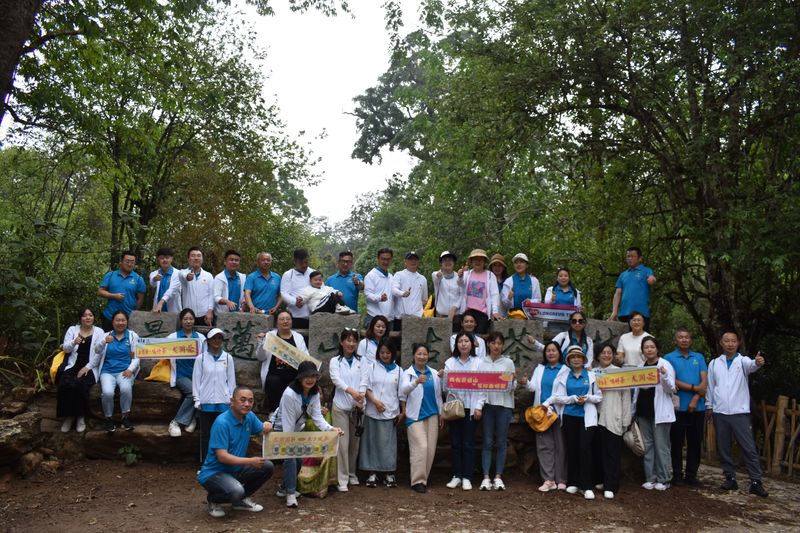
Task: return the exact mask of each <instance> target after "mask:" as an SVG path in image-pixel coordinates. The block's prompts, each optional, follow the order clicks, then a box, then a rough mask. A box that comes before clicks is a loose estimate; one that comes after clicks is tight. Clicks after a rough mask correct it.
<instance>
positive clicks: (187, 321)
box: [167, 307, 206, 437]
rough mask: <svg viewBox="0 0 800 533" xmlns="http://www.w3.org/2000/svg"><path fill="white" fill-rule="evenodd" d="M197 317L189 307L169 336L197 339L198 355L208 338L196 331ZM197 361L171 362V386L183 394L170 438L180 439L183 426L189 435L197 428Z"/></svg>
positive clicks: (171, 424)
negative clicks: (194, 378)
mask: <svg viewBox="0 0 800 533" xmlns="http://www.w3.org/2000/svg"><path fill="white" fill-rule="evenodd" d="M195 320H196V317H195V314H194V311H192V309H191V308H189V307H187V308H186V309H182V310H181V312H180V313H179V314H178V329H177V330H175V331H174V332H173V333H170V334H169V335H167V338H168V339H195V340H196V341H197V343H198V347H197V348H198V349H197V353H198V355H200V354H202V353H203V352H205V351H206V336H205V335H203V334H202V333H199V332H197V331H195V330H194V323H195ZM196 359H197V358H195V359H177V360H176V359H170V361H169V386H170V387H173V388H177V389H178V390H179V391H180V393H181V396H182V397H181V405H180V407H178V412H177V413H176V414H175V418H173V419H172V421H170V423H169V428H168V430H167V431H168V432H169V436H170V437H180V436H181V426H184V428H185V429H186V431H187V432H188V433H191V432H193V431H194V430H195V427H197V418H196V417H195V409H194V397H193V396H192V374H193V373H194V363H195V360H196Z"/></svg>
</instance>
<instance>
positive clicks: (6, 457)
mask: <svg viewBox="0 0 800 533" xmlns="http://www.w3.org/2000/svg"><path fill="white" fill-rule="evenodd" d="M41 419H42V415H41V414H39V413H38V412H36V411H29V412H26V413H23V414H21V415H18V416H16V417H14V418H10V419H4V420H0V465H10V464H13V463H14V462H16V461H17V460H19V458H20V457H22V456H23V455H24V454H26V453H28V452H30V451H31V450H34V449H36V448H37V447H38V446H39V445H40V444H41V442H42V440H43V436H42V433H41V432H40V430H39V423H40V421H41Z"/></svg>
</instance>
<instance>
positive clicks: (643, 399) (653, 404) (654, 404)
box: [633, 336, 677, 490]
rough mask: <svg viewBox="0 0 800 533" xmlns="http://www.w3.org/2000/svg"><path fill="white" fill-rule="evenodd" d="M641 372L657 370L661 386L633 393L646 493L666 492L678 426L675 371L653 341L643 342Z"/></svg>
mask: <svg viewBox="0 0 800 533" xmlns="http://www.w3.org/2000/svg"><path fill="white" fill-rule="evenodd" d="M642 355H643V356H644V363H642V364H640V365H639V366H640V367H642V368H647V367H653V366H654V367H657V368H658V371H659V372H660V373H661V383H660V384H658V385H656V386H654V387H641V388H638V389H636V390H635V391H634V392H633V406H634V413H635V415H636V420H637V421H638V423H639V429H640V430H641V431H642V438H643V439H644V483H643V484H642V487H643V488H645V489H647V490H652V489H656V490H667V489H668V488H669V482H670V480H672V456H671V454H670V438H669V431H670V428H671V427H672V423H673V422H675V407H674V406H673V404H672V395H673V394H674V393H675V392H676V391H677V389H676V388H675V369H674V368H672V365H671V364H669V362H668V361H667V360H666V359H663V358H661V357H659V356H658V343H657V342H656V340H655V339H654V338H653V337H650V336H647V337H645V338H644V339H642Z"/></svg>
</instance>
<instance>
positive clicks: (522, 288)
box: [511, 272, 533, 309]
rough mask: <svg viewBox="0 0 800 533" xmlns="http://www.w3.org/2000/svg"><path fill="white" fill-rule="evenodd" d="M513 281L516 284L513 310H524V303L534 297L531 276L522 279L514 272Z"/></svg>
mask: <svg viewBox="0 0 800 533" xmlns="http://www.w3.org/2000/svg"><path fill="white" fill-rule="evenodd" d="M511 279H512V280H513V282H514V285H513V286H514V303H513V304H512V305H511V308H512V309H522V302H524V301H525V300H529V299H530V298H531V296H533V290H532V288H531V276H530V274H527V273H526V274H525V277H524V278H520V277H519V274H517V273H516V272H514V275H513V276H512V278H511Z"/></svg>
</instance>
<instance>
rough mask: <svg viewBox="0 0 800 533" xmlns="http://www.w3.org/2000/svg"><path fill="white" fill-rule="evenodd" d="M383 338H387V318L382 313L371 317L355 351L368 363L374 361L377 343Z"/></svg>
mask: <svg viewBox="0 0 800 533" xmlns="http://www.w3.org/2000/svg"><path fill="white" fill-rule="evenodd" d="M384 338H386V339H388V338H389V319H387V318H386V317H385V316H383V315H378V316H374V317H372V320H370V322H369V326H367V331H366V333H364V338H363V339H361V340H360V341H359V343H358V348H356V353H357V354H358V355H360V356H361V357H363V358H364V359H366V360H367V361H369V362H370V363H374V362H375V361H376V359H377V357H376V356H377V354H378V344H380V342H381V341H382V340H383V339H384Z"/></svg>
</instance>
